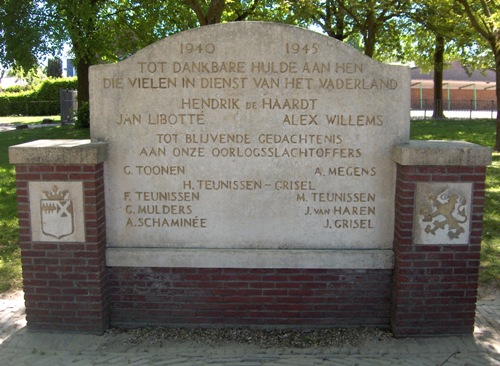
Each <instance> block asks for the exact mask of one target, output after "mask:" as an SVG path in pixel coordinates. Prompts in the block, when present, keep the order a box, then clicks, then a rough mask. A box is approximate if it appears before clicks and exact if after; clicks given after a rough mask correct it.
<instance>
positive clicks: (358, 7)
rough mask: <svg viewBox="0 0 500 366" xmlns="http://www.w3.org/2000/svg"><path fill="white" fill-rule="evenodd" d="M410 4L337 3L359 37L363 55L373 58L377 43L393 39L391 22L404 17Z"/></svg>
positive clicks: (399, 0)
mask: <svg viewBox="0 0 500 366" xmlns="http://www.w3.org/2000/svg"><path fill="white" fill-rule="evenodd" d="M410 3H411V1H408V0H381V1H375V0H345V1H340V2H338V6H339V7H340V8H341V9H342V10H343V11H344V12H345V13H346V14H347V17H348V18H349V19H350V22H351V23H352V27H353V31H354V32H358V33H359V34H360V35H361V37H362V40H363V46H364V52H365V55H367V56H369V57H374V56H375V51H376V45H377V42H379V41H380V40H381V39H385V38H393V37H394V35H395V31H396V30H397V28H396V27H395V23H394V22H393V20H394V19H396V18H398V17H400V16H402V15H404V14H405V13H406V11H407V10H408V8H409V6H410ZM382 34H383V37H382V36H381V35H382Z"/></svg>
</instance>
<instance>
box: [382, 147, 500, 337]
mask: <svg viewBox="0 0 500 366" xmlns="http://www.w3.org/2000/svg"><path fill="white" fill-rule="evenodd" d="M394 159H395V161H396V163H397V164H398V169H397V181H396V207H395V210H396V211H395V234H394V260H395V267H394V278H393V300H392V315H391V325H392V330H393V332H394V334H395V335H396V336H398V337H404V336H424V335H453V334H457V335H458V334H471V333H472V332H473V329H474V318H475V308H476V305H475V304H476V295H477V285H478V270H479V253H480V247H481V235H482V217H483V205H484V189H485V184H484V180H485V173H486V168H485V166H486V165H488V164H490V163H491V150H490V149H488V148H484V147H481V146H478V145H474V144H469V143H463V142H444V141H443V142H434V141H426V142H417V141H411V142H410V143H409V144H405V145H401V146H397V147H396V149H395V153H394Z"/></svg>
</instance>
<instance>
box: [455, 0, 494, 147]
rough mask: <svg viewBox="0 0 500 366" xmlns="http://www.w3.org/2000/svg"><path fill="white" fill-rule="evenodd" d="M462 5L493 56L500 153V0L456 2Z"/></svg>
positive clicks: (465, 0) (458, 0)
mask: <svg viewBox="0 0 500 366" xmlns="http://www.w3.org/2000/svg"><path fill="white" fill-rule="evenodd" d="M455 1H456V2H457V3H459V4H461V5H462V7H463V10H464V12H465V14H467V17H468V19H469V21H470V24H471V26H472V27H473V28H474V29H475V30H476V31H477V32H478V33H479V35H480V36H481V37H482V39H483V41H484V42H486V44H487V45H488V46H489V49H490V51H491V53H492V54H493V60H494V62H493V66H494V69H495V71H496V95H497V120H496V139H495V145H494V146H493V149H494V150H495V151H500V2H499V1H498V0H480V1H470V0H455Z"/></svg>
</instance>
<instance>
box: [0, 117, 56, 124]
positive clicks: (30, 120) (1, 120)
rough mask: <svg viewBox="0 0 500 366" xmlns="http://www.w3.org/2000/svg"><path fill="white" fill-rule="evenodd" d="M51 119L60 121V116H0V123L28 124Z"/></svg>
mask: <svg viewBox="0 0 500 366" xmlns="http://www.w3.org/2000/svg"><path fill="white" fill-rule="evenodd" d="M47 118H48V119H51V120H53V121H54V122H60V121H61V116H46V117H36V116H35V117H32V116H28V117H23V116H20V117H16V116H14V117H0V125H1V124H3V123H15V124H28V123H42V121H43V120H44V119H47Z"/></svg>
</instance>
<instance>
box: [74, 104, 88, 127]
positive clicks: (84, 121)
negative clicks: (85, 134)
mask: <svg viewBox="0 0 500 366" xmlns="http://www.w3.org/2000/svg"><path fill="white" fill-rule="evenodd" d="M76 118H77V122H76V125H77V126H78V127H80V128H89V127H90V108H89V104H88V103H87V102H85V103H83V104H82V106H81V107H80V108H78V111H77V112H76Z"/></svg>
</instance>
